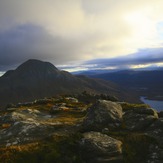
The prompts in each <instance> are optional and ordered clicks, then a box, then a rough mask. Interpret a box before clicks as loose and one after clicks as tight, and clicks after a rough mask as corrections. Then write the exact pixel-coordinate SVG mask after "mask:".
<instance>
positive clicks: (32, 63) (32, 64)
mask: <svg viewBox="0 0 163 163" xmlns="http://www.w3.org/2000/svg"><path fill="white" fill-rule="evenodd" d="M29 69H32V70H34V69H40V70H42V69H49V70H53V71H56V70H58V69H57V68H56V67H55V66H54V65H53V64H51V63H49V62H44V61H40V60H37V59H29V60H27V61H26V62H24V63H22V64H21V65H20V66H19V67H18V68H17V69H16V70H29Z"/></svg>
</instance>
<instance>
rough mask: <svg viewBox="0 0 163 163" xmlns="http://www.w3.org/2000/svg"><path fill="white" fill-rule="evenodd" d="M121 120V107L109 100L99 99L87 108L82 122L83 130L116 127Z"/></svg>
mask: <svg viewBox="0 0 163 163" xmlns="http://www.w3.org/2000/svg"><path fill="white" fill-rule="evenodd" d="M121 122H122V107H121V106H120V105H119V104H117V103H115V102H111V101H106V100H99V101H98V102H97V103H96V104H95V105H93V106H92V107H91V108H90V109H89V110H88V114H87V116H86V118H85V120H84V122H83V127H84V130H88V131H91V130H92V131H101V130H102V129H104V128H117V127H119V126H120V125H121Z"/></svg>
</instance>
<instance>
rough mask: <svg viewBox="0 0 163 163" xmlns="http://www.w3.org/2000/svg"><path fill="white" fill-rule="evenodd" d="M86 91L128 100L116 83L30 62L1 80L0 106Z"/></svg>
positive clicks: (50, 65)
mask: <svg viewBox="0 0 163 163" xmlns="http://www.w3.org/2000/svg"><path fill="white" fill-rule="evenodd" d="M83 91H87V92H91V93H105V94H108V95H114V96H117V97H119V98H121V97H123V98H124V97H126V96H127V95H124V93H123V92H122V91H121V89H120V88H119V87H118V86H117V85H116V84H114V83H112V82H107V81H104V80H100V79H91V78H88V77H86V76H83V75H79V76H74V75H72V74H70V73H68V72H66V71H60V70H58V69H57V68H56V67H55V66H54V65H52V64H51V63H48V62H42V61H39V60H28V61H26V62H25V63H23V64H22V65H20V66H19V67H18V68H17V69H16V70H10V71H7V72H6V73H5V74H4V75H3V76H2V77H0V106H1V107H4V106H5V105H7V104H8V103H18V102H28V101H32V100H35V99H39V98H44V97H50V96H53V95H57V94H75V93H81V92H83Z"/></svg>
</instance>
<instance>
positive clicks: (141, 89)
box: [89, 69, 163, 100]
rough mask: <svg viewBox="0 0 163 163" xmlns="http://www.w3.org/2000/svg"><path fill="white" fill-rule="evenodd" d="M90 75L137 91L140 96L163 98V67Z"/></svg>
mask: <svg viewBox="0 0 163 163" xmlns="http://www.w3.org/2000/svg"><path fill="white" fill-rule="evenodd" d="M89 76H90V77H93V78H99V79H104V80H109V81H112V82H114V83H116V84H119V85H120V86H122V87H124V88H127V89H128V90H132V91H135V92H137V93H138V94H139V96H147V97H148V98H149V99H158V100H163V87H162V83H163V70H162V69H159V70H149V71H147V70H146V71H134V70H125V71H118V72H110V73H103V74H95V75H89Z"/></svg>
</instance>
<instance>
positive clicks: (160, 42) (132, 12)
mask: <svg viewBox="0 0 163 163" xmlns="http://www.w3.org/2000/svg"><path fill="white" fill-rule="evenodd" d="M162 7H163V1H161V0H158V1H155V0H148V1H147V0H143V1H142V0H137V1H135V2H133V1H132V2H131V1H129V0H116V1H112V0H104V1H98V0H90V1H86V0H75V1H74V0H69V1H66V0H63V1H62V2H59V1H56V0H54V1H51V0H47V1H43V0H35V1H34V2H33V1H22V0H17V1H12V2H11V1H9V0H5V1H4V0H2V1H1V2H0V24H1V25H0V74H2V73H4V72H6V71H7V70H10V69H15V68H16V67H17V66H18V65H20V64H21V63H23V62H25V61H26V60H28V59H31V58H35V59H39V60H43V61H48V62H51V63H53V64H54V65H55V66H56V67H58V68H59V69H63V70H66V71H69V72H73V71H80V70H107V69H108V70H121V69H155V68H160V67H163V11H162Z"/></svg>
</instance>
